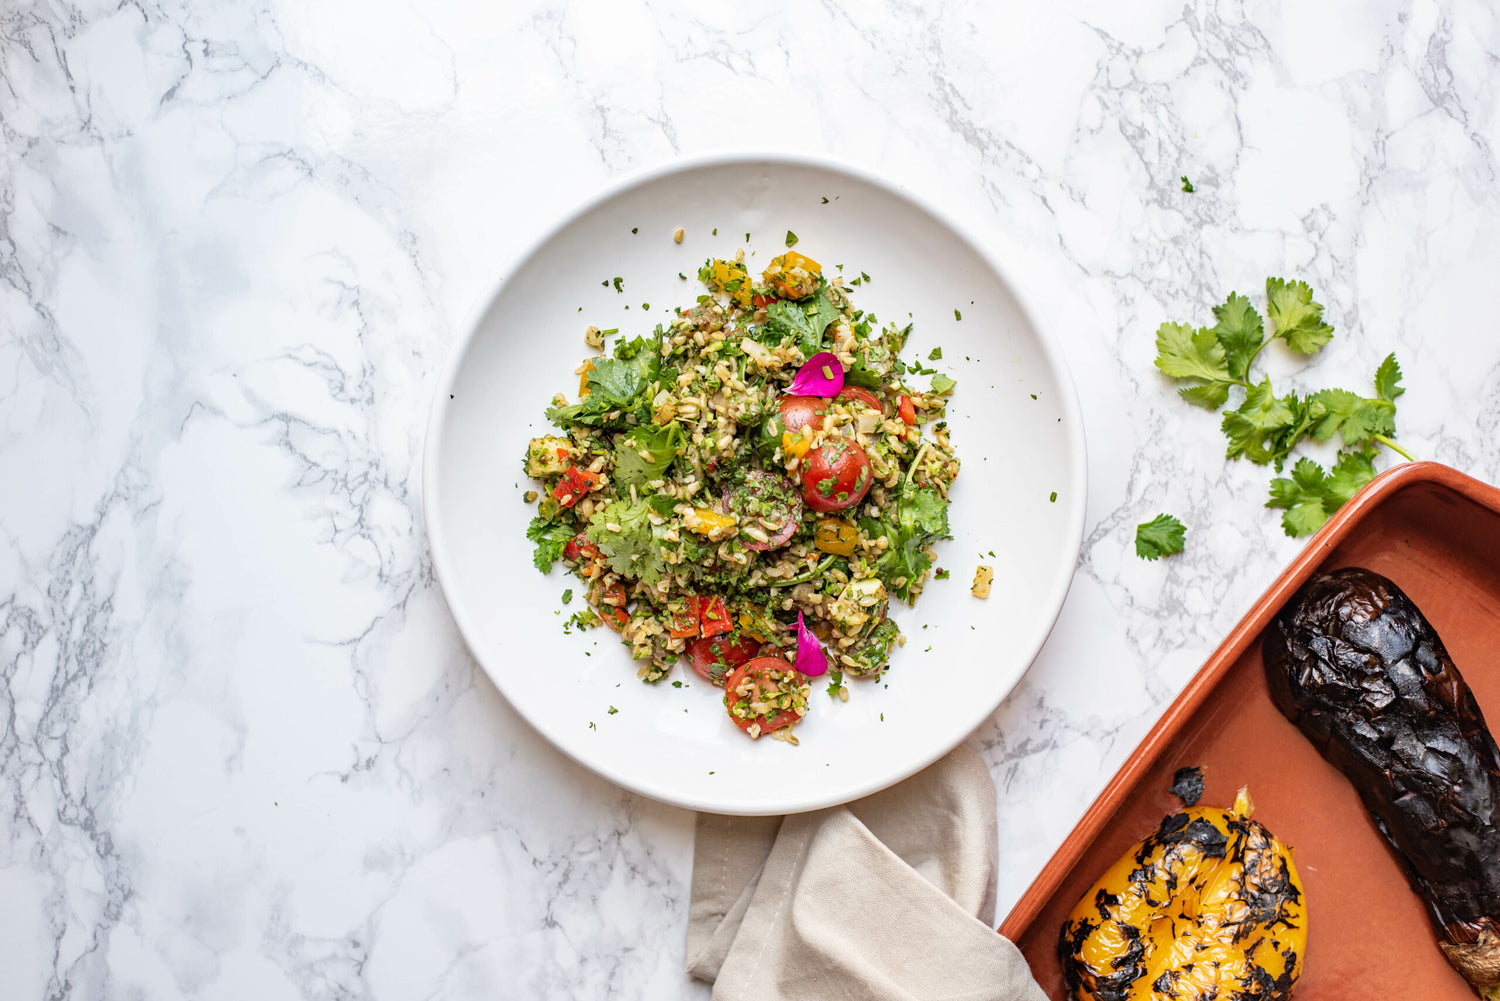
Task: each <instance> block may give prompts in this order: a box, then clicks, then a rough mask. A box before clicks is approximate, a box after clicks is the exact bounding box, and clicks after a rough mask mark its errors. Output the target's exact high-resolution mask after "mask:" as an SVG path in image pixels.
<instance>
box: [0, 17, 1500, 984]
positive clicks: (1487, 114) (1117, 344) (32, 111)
mask: <svg viewBox="0 0 1500 1001" xmlns="http://www.w3.org/2000/svg"><path fill="white" fill-rule="evenodd" d="M1497 56H1500V25H1497V21H1496V17H1495V15H1494V13H1493V12H1492V11H1491V10H1490V7H1489V5H1488V4H1487V3H1485V2H1482V0H1455V2H1444V3H1436V4H1434V3H1428V2H1409V3H1408V2H1375V3H1371V2H1367V0H1351V2H1347V3H1341V4H1324V3H1309V4H1303V3H1286V4H1284V5H1277V4H1269V3H1253V4H1237V3H1231V2H1223V3H1218V4H1191V3H1189V4H1183V3H1170V2H1165V0H1154V2H1148V3H1132V4H1120V3H1117V2H1114V0H1099V2H1093V3H1087V2H1070V3H1062V4H1045V3H1022V2H1015V3H1008V4H1003V5H995V4H981V3H970V4H963V3H936V4H924V5H921V6H917V5H912V4H905V3H862V4H855V3H844V4H841V3H837V2H825V3H822V4H817V5H815V4H793V3H781V4H774V5H757V4H741V5H738V6H736V7H735V8H733V9H726V8H723V7H721V6H720V5H710V4H703V3H696V2H694V3H690V2H679V0H663V2H654V3H651V4H641V3H637V2H630V0H598V2H591V3H581V2H580V3H563V2H554V3H545V4H544V3H538V4H529V5H519V4H508V3H501V4H478V3H469V2H447V3H431V4H411V3H406V2H391V0H340V2H316V3H304V2H287V0H260V2H257V3H254V4H233V3H218V4H215V3H208V2H190V3H186V4H179V3H167V4H161V3H156V2H152V0H147V2H141V3H136V2H126V3H120V4H117V3H113V2H110V3H85V4H70V3H65V2H62V0H52V2H35V0H18V2H16V3H11V4H7V5H6V7H5V9H4V11H3V12H0V73H3V86H0V128H3V146H0V151H3V152H0V156H3V160H0V163H3V170H0V818H3V819H0V996H3V997H5V998H7V999H9V998H17V999H32V998H37V999H40V998H44V997H46V998H96V997H110V998H115V997H119V998H150V999H158V998H179V997H181V998H243V997H256V998H260V999H265V1001H272V999H279V998H379V999H386V998H417V997H422V998H465V997H481V996H482V997H506V998H509V997H517V998H520V997H528V998H530V997H611V998H640V997H650V998H676V997H684V998H702V997H705V996H706V995H707V990H706V988H704V987H703V986H701V985H697V984H693V983H690V982H688V981H687V980H685V979H684V977H683V975H682V973H681V972H680V971H681V967H682V959H683V930H684V927H685V920H686V903H687V881H688V875H689V871H690V865H691V832H692V818H691V816H690V815H688V814H686V813H683V812H680V811H677V810H675V809H671V808H667V807H662V806H659V805H656V804H654V803H651V802H648V801H644V800H641V799H638V798H636V797H634V796H631V795H629V794H626V793H623V792H619V791H617V790H615V789H614V788H612V787H609V786H607V785H605V784H604V783H602V782H601V781H599V780H597V779H595V778H593V777H592V776H590V775H589V774H586V773H584V772H582V771H581V770H580V769H579V768H578V767H576V766H574V765H573V764H572V763H570V762H569V761H567V760H565V759H563V758H561V757H560V756H559V755H558V754H557V753H556V752H554V751H553V750H551V749H550V748H549V747H548V746H546V745H544V744H543V743H542V742H541V741H540V740H539V739H538V738H537V737H536V736H535V735H534V734H533V733H532V732H531V731H530V730H528V729H527V727H526V726H525V724H523V723H522V722H521V721H520V720H519V719H517V718H516V716H515V714H514V713H513V712H512V711H511V710H510V709H509V708H508V707H507V706H506V704H505V703H504V701H503V700H502V699H501V698H500V697H499V696H498V695H497V694H496V692H495V690H494V689H493V687H492V686H491V685H490V684H489V682H488V681H487V680H486V679H485V678H484V677H483V675H482V674H481V673H480V672H479V671H478V670H477V668H476V667H475V666H474V664H473V663H472V662H471V661H470V660H469V658H468V657H467V656H466V654H465V653H464V651H463V649H462V648H461V646H460V644H459V642H458V640H457V637H456V635H455V631H454V627H453V624H452V622H451V621H450V619H449V618H448V615H447V612H446V610H445V607H444V604H443V600H442V596H441V595H440V594H439V593H438V591H437V589H436V586H435V584H434V581H433V578H432V574H431V568H430V563H429V560H428V556H427V552H426V548H425V545H424V541H423V531H422V514H421V510H420V504H419V489H418V488H419V483H418V469H419V462H418V460H419V456H420V450H421V430H422V423H423V418H424V415H425V411H426V406H427V401H428V396H429V393H430V392H431V389H432V386H433V385H434V381H435V379H436V376H437V372H438V369H439V366H440V365H441V364H442V361H443V359H444V356H445V352H446V350H447V347H448V345H449V344H450V343H451V342H452V340H453V339H454V337H455V335H456V333H457V325H458V324H459V323H461V322H462V317H463V316H464V315H465V314H466V312H467V310H468V308H469V306H470V304H471V301H472V300H473V299H474V297H475V296H477V295H479V294H480V293H481V291H482V290H483V289H484V288H485V287H486V285H487V283H489V282H490V280H491V279H492V278H493V277H494V274H495V269H496V268H497V267H498V266H499V262H500V261H502V260H504V259H506V258H507V257H508V255H510V254H511V253H512V252H514V251H515V250H516V249H518V248H519V247H520V246H521V245H522V244H523V242H525V241H527V240H528V239H529V238H530V237H531V236H532V235H533V234H535V233H536V232H537V231H538V230H539V228H540V227H542V226H544V225H545V224H547V223H548V222H549V221H550V220H552V219H553V218H554V217H555V216H556V215H557V214H558V213H560V212H562V211H564V210H565V209H567V208H568V207H570V206H571V205H573V204H574V203H576V202H577V201H579V200H580V199H582V198H583V197H585V196H587V195H588V194H589V193H590V192H591V191H593V190H594V189H595V188H596V186H597V185H599V184H600V183H601V182H603V181H604V180H606V179H607V178H609V177H610V176H611V175H614V174H616V173H618V172H621V171H624V170H627V169H630V168H634V167H637V166H642V165H649V164H654V163H661V162H664V161H667V160H670V159H671V158H673V157H676V156H678V155H682V154H691V153H696V152H703V151H708V150H712V149H717V148H723V147H726V146H732V147H751V146H766V147H774V148H784V149H797V150H810V151H816V152H821V153H828V154H833V155H836V156H840V157H843V158H847V159H849V160H853V161H856V162H859V163H862V164H866V165H870V166H874V167H876V168H878V169H880V170H882V171H884V172H886V173H887V174H889V175H890V176H892V177H893V178H895V179H896V180H898V181H900V182H902V183H905V184H908V185H910V186H911V187H913V188H916V189H918V190H920V191H922V192H924V193H926V194H927V195H929V196H930V197H932V198H933V199H935V200H937V201H939V202H940V203H942V204H943V205H944V206H946V207H947V208H949V209H951V210H952V211H953V212H955V213H957V214H959V215H961V216H962V217H964V218H966V219H968V220H969V221H970V224H971V225H972V226H973V227H974V228H975V229H976V230H977V231H979V232H980V233H982V234H983V235H984V237H985V238H986V239H987V240H989V241H990V242H991V244H992V245H993V246H994V247H995V248H996V249H997V250H998V251H999V252H1000V253H1001V254H1002V255H1004V256H1006V257H1008V258H1009V259H1010V260H1012V261H1013V262H1014V277H1015V279H1016V281H1017V282H1018V284H1020V285H1022V286H1023V287H1024V288H1025V289H1026V290H1027V291H1028V293H1029V294H1030V297H1031V299H1032V300H1033V301H1034V302H1035V303H1037V304H1038V305H1040V306H1041V307H1042V308H1043V311H1044V314H1045V317H1044V318H1045V321H1046V322H1047V324H1048V326H1049V327H1050V329H1051V330H1052V332H1053V333H1054V334H1055V336H1056V337H1057V338H1058V339H1059V340H1060V342H1061V344H1062V345H1063V348H1064V350H1065V352H1066V354H1067V356H1068V358H1069V359H1070V362H1071V364H1072V366H1073V372H1074V376H1075V379H1076V382H1077V385H1078V389H1079V393H1080V395H1081V397H1082V400H1083V406H1084V411H1085V416H1086V422H1087V431H1088V436H1089V446H1090V464H1089V467H1090V476H1091V484H1090V494H1089V515H1088V525H1087V536H1086V540H1085V544H1084V549H1083V552H1082V554H1081V557H1080V561H1079V572H1078V576H1077V580H1076V582H1075V584H1074V587H1073V590H1072V593H1071V594H1070V596H1069V598H1068V602H1067V605H1066V607H1065V608H1064V610H1063V613H1062V616H1061V619H1060V620H1059V624H1058V627H1057V629H1056V630H1055V632H1054V634H1053V637H1052V639H1051V641H1050V642H1049V643H1048V645H1047V647H1046V649H1045V650H1044V651H1043V653H1042V655H1041V657H1040V659H1039V660H1038V661H1037V663H1036V664H1035V665H1034V667H1033V668H1032V670H1031V672H1030V674H1029V675H1028V677H1027V678H1026V679H1025V681H1024V682H1023V683H1022V685H1021V686H1020V688H1018V689H1017V691H1016V692H1015V694H1014V695H1013V696H1012V698H1011V699H1010V700H1009V701H1008V702H1007V703H1006V704H1005V705H1004V706H1003V707H1002V708H1001V709H1000V710H999V711H998V712H997V713H996V714H995V716H994V717H993V718H992V719H991V720H990V721H989V722H988V723H987V724H986V725H985V726H984V727H983V728H982V729H981V730H980V731H979V733H978V734H977V735H976V740H977V742H978V744H979V745H981V746H982V748H983V750H984V752H985V754H986V756H987V759H988V761H989V762H990V765H991V767H992V769H993V772H994V776H995V780H996V783H997V784H998V787H999V790H1000V836H1001V843H1000V851H1001V859H1002V867H1003V870H1004V874H1003V876H1002V880H1001V885H1000V902H1001V908H1002V910H1004V909H1005V908H1007V907H1008V906H1009V905H1010V903H1012V902H1013V901H1014V900H1015V899H1016V898H1017V896H1018V895H1019V894H1020V892H1021V891H1022V890H1023V889H1024V888H1025V886H1026V884H1027V883H1028V882H1029V881H1030V879H1031V878H1032V876H1033V875H1034V874H1035V872H1036V871H1037V870H1038V869H1039V868H1040V866H1041V865H1042V863H1043V862H1044V861H1045V859H1046V858H1047V857H1048V855H1049V854H1050V853H1051V851H1052V849H1053V848H1054V847H1055V846H1056V844H1057V843H1058V842H1059V841H1060V840H1061V838H1062V837H1063V836H1064V835H1065V834H1066V833H1067V831H1068V829H1069V828H1070V827H1071V825H1072V823H1073V821H1074V819H1075V817H1076V816H1077V814H1078V813H1079V812H1080V811H1081V810H1082V808H1083V807H1084V806H1085V805H1086V804H1087V803H1088V802H1089V800H1091V799H1092V797H1093V796H1094V795H1095V794H1096V793H1097V792H1098V790H1099V788H1100V787H1101V786H1102V784H1103V783H1104V781H1105V780H1106V779H1107V778H1108V776H1109V775H1110V774H1112V773H1113V771H1114V770H1115V768H1116V767H1118V765H1119V763H1120V761H1121V760H1122V759H1123V758H1124V757H1125V755H1126V754H1127V753H1128V752H1129V750H1130V748H1131V747H1132V746H1133V745H1134V743H1135V742H1136V740H1137V739H1138V738H1139V737H1140V735H1141V734H1143V733H1144V731H1145V730H1146V729H1147V727H1149V725H1150V724H1151V722H1152V721H1153V720H1154V718H1155V717H1156V715H1157V714H1158V712H1159V711H1160V709H1161V708H1162V707H1163V706H1164V704H1165V703H1166V702H1167V701H1169V700H1170V699H1171V697H1172V696H1173V695H1174V694H1175V693H1176V692H1177V691H1178V690H1179V688H1180V687H1181V686H1182V685H1183V683H1184V682H1185V681H1186V680H1187V678H1188V677H1189V676H1190V675H1191V674H1192V672H1193V671H1194V670H1195V669H1196V668H1197V667H1198V665H1199V664H1200V663H1201V661H1202V659H1203V658H1204V657H1205V656H1206V654H1207V653H1208V652H1209V651H1211V650H1212V648H1213V647H1214V646H1215V645H1216V644H1217V643H1218V641H1219V639H1220V638H1221V637H1222V635H1223V634H1224V633H1225V632H1226V631H1227V630H1228V629H1229V628H1230V626H1232V625H1233V623H1234V622H1235V621H1236V620H1237V619H1238V617H1239V616H1240V615H1241V614H1242V613H1243V612H1244V610H1245V609H1246V608H1247V607H1248V606H1249V605H1250V604H1251V603H1252V601H1253V600H1254V599H1255V597H1256V596H1257V595H1258V594H1259V593H1260V591H1261V590H1262V589H1263V588H1264V587H1265V585H1266V584H1267V583H1268V582H1269V581H1270V580H1271V578H1272V577H1273V576H1274V575H1275V574H1276V572H1277V570H1278V569H1279V568H1280V567H1281V566H1282V565H1283V564H1284V563H1285V562H1286V561H1287V560H1288V559H1289V558H1290V557H1291V556H1292V554H1293V553H1295V552H1296V551H1297V548H1298V543H1296V542H1293V541H1290V540H1287V539H1285V538H1283V537H1282V535H1281V532H1280V530H1279V528H1278V526H1277V523H1276V519H1275V516H1274V514H1272V513H1271V512H1268V511H1266V510H1264V509H1263V508H1262V507H1261V501H1262V498H1263V495H1264V489H1265V482H1266V478H1267V477H1266V474H1265V473H1264V471H1262V470H1260V469H1257V468H1253V467H1250V466H1248V465H1246V464H1243V463H1240V464H1235V465H1232V466H1226V464H1225V463H1224V461H1223V459H1222V443H1221V439H1220V438H1219V435H1218V432H1217V430H1216V422H1215V420H1214V419H1213V418H1211V417H1209V416H1207V415H1205V414H1203V413H1201V412H1198V411H1194V410H1192V409H1190V408H1188V407H1187V406H1185V405H1184V404H1182V403H1180V402H1179V401H1177V400H1176V399H1175V398H1174V397H1173V395H1172V391H1171V388H1170V387H1169V386H1167V385H1166V384H1165V382H1164V380H1162V379H1161V378H1159V377H1157V376H1156V375H1155V373H1154V372H1153V370H1152V368H1151V357H1152V337H1153V332H1154V329H1155V327H1156V325H1157V323H1158V322H1160V321H1161V320H1163V319H1168V318H1190V317H1192V318H1204V317H1206V316H1207V309H1208V306H1209V305H1210V303H1211V302H1213V301H1214V300H1215V298H1216V297H1221V296H1222V295H1223V294H1224V293H1225V292H1227V291H1228V290H1229V289H1230V288H1239V289H1241V290H1245V291H1251V290H1255V289H1258V287H1259V285H1260V283H1261V282H1262V281H1263V279H1264V277H1265V276H1266V275H1267V274H1288V275H1296V276H1302V277H1306V278H1308V279H1309V280H1310V281H1312V282H1313V284H1314V285H1315V287H1316V288H1317V290H1318V292H1319V294H1320V298H1321V299H1322V301H1324V302H1325V303H1327V304H1328V308H1329V318H1330V319H1331V321H1332V322H1333V323H1334V325H1335V326H1336V327H1337V329H1338V334H1337V336H1336V339H1335V341H1334V343H1333V345H1332V346H1331V347H1330V348H1329V349H1328V350H1327V351H1326V352H1325V354H1324V356H1322V357H1320V359H1319V360H1318V361H1317V362H1316V363H1315V365H1314V366H1312V367H1311V368H1309V369H1307V370H1306V372H1305V375H1306V377H1307V379H1308V380H1309V382H1310V383H1311V384H1313V385H1326V384H1333V383H1336V382H1345V381H1347V382H1352V383H1354V384H1356V385H1358V384H1362V383H1363V382H1364V380H1366V379H1368V377H1369V374H1370V373H1371V372H1372V371H1373V369H1374V366H1375V364H1376V362H1377V361H1378V360H1379V359H1380V358H1381V357H1383V356H1384V355H1385V354H1386V353H1387V352H1389V351H1391V350H1395V351H1396V352H1397V353H1398V355H1399V357H1400V360H1401V362H1402V363H1403V365H1404V366H1405V367H1406V370H1407V373H1408V379H1407V386H1408V392H1407V394H1406V395H1405V396H1404V397H1403V398H1402V400H1401V412H1400V416H1399V429H1400V438H1401V440H1402V441H1403V442H1404V443H1406V444H1407V445H1408V447H1410V448H1411V449H1413V450H1414V451H1415V452H1417V453H1418V454H1420V455H1421V456H1423V457H1428V458H1437V459H1441V460H1443V461H1446V462H1449V463H1451V464H1453V465H1455V466H1457V467H1459V468H1461V469H1464V470H1467V471H1469V472H1471V473H1473V474H1475V475H1477V476H1480V477H1482V478H1485V479H1488V480H1491V481H1493V480H1495V479H1496V478H1497V476H1500V441H1497V439H1496V432H1497V429H1500V336H1497V331H1496V321H1495V318H1494V317H1495V309H1494V306H1493V302H1492V300H1491V296H1490V290H1491V288H1492V287H1494V285H1495V284H1496V281H1495V276H1496V274H1497V272H1500V239H1497V236H1496V234H1497V233H1500V225H1497V223H1500V178H1497V162H1496V156H1495V146H1496V143H1497V138H1500V136H1497V127H1496V118H1495V115H1496V103H1495V98H1496V82H1497V80H1500V76H1497V74H1496V71H1495V66H1496V59H1497ZM1182 174H1186V175H1188V176H1189V177H1190V178H1191V179H1192V180H1193V182H1194V183H1195V184H1196V185H1197V192H1196V194H1192V195H1187V194H1184V193H1182V192H1181V191H1180V190H1179V183H1178V180H1177V178H1178V177H1179V175H1182ZM1268 354H1270V355H1271V356H1272V357H1271V365H1272V368H1273V371H1276V372H1281V373H1290V374H1292V375H1293V376H1295V375H1296V374H1297V373H1298V372H1299V371H1300V366H1297V365H1295V364H1293V363H1291V362H1290V361H1289V360H1288V359H1286V358H1285V357H1284V356H1281V355H1276V354H1274V353H1271V352H1268ZM1294 381H1295V379H1294ZM997 433H999V432H997ZM1385 462H1386V460H1384V459H1383V460H1382V465H1384V464H1385ZM1163 509H1165V510H1171V511H1175V512H1177V513H1178V514H1180V515H1181V516H1182V517H1183V519H1184V520H1185V521H1186V522H1187V523H1188V524H1189V526H1190V531H1191V536H1190V546H1189V550H1188V552H1186V553H1185V554H1183V555H1182V556H1180V557H1177V558H1175V559H1172V560H1168V561H1164V562H1161V563H1156V564H1147V563H1144V562H1142V561H1140V560H1138V559H1136V558H1135V556H1134V555H1133V554H1132V549H1131V538H1132V532H1133V526H1134V525H1135V524H1136V523H1137V522H1139V521H1142V520H1145V519H1146V518H1148V517H1150V516H1151V515H1154V514H1155V513H1156V512H1157V511H1159V510H1163Z"/></svg>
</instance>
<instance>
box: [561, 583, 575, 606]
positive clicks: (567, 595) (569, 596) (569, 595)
mask: <svg viewBox="0 0 1500 1001" xmlns="http://www.w3.org/2000/svg"><path fill="white" fill-rule="evenodd" d="M572 601H573V589H572V588H571V587H570V588H568V589H567V590H566V591H564V592H563V594H562V603H563V604H564V605H568V604H571V603H572Z"/></svg>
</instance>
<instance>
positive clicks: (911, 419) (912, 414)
mask: <svg viewBox="0 0 1500 1001" xmlns="http://www.w3.org/2000/svg"><path fill="white" fill-rule="evenodd" d="M896 413H897V414H899V415H900V416H901V421H902V423H904V424H906V425H908V426H909V425H912V424H915V423H917V405H916V404H915V403H913V402H912V401H911V397H910V396H902V397H900V398H899V399H897V401H896Z"/></svg>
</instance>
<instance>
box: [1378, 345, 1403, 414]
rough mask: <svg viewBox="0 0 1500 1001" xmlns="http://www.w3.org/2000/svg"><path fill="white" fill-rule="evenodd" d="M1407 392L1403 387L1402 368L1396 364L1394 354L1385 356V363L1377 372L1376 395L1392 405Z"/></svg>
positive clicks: (1382, 363) (1381, 364)
mask: <svg viewBox="0 0 1500 1001" xmlns="http://www.w3.org/2000/svg"><path fill="white" fill-rule="evenodd" d="M1404 392H1406V390H1405V389H1403V388H1402V386H1401V366H1400V365H1398V364H1397V363H1396V355H1395V353H1394V352H1392V353H1391V354H1388V355H1386V356H1385V361H1383V362H1381V363H1380V367H1379V368H1377V369H1376V370H1375V395H1376V396H1378V397H1380V398H1381V399H1382V400H1387V401H1389V402H1391V403H1394V402H1395V401H1396V397H1398V396H1400V395H1401V394H1402V393H1404Z"/></svg>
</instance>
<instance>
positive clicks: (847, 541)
mask: <svg viewBox="0 0 1500 1001" xmlns="http://www.w3.org/2000/svg"><path fill="white" fill-rule="evenodd" d="M858 540H859V532H858V531H856V530H855V528H854V526H853V525H852V524H850V523H849V522H848V521H846V520H845V519H843V518H823V519H821V520H819V522H818V524H817V525H816V526H815V527H814V528H813V545H815V546H817V547H818V548H819V549H821V550H823V552H825V553H828V554H829V555H830V556H853V555H854V545H855V543H856V542H857V541H858Z"/></svg>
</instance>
